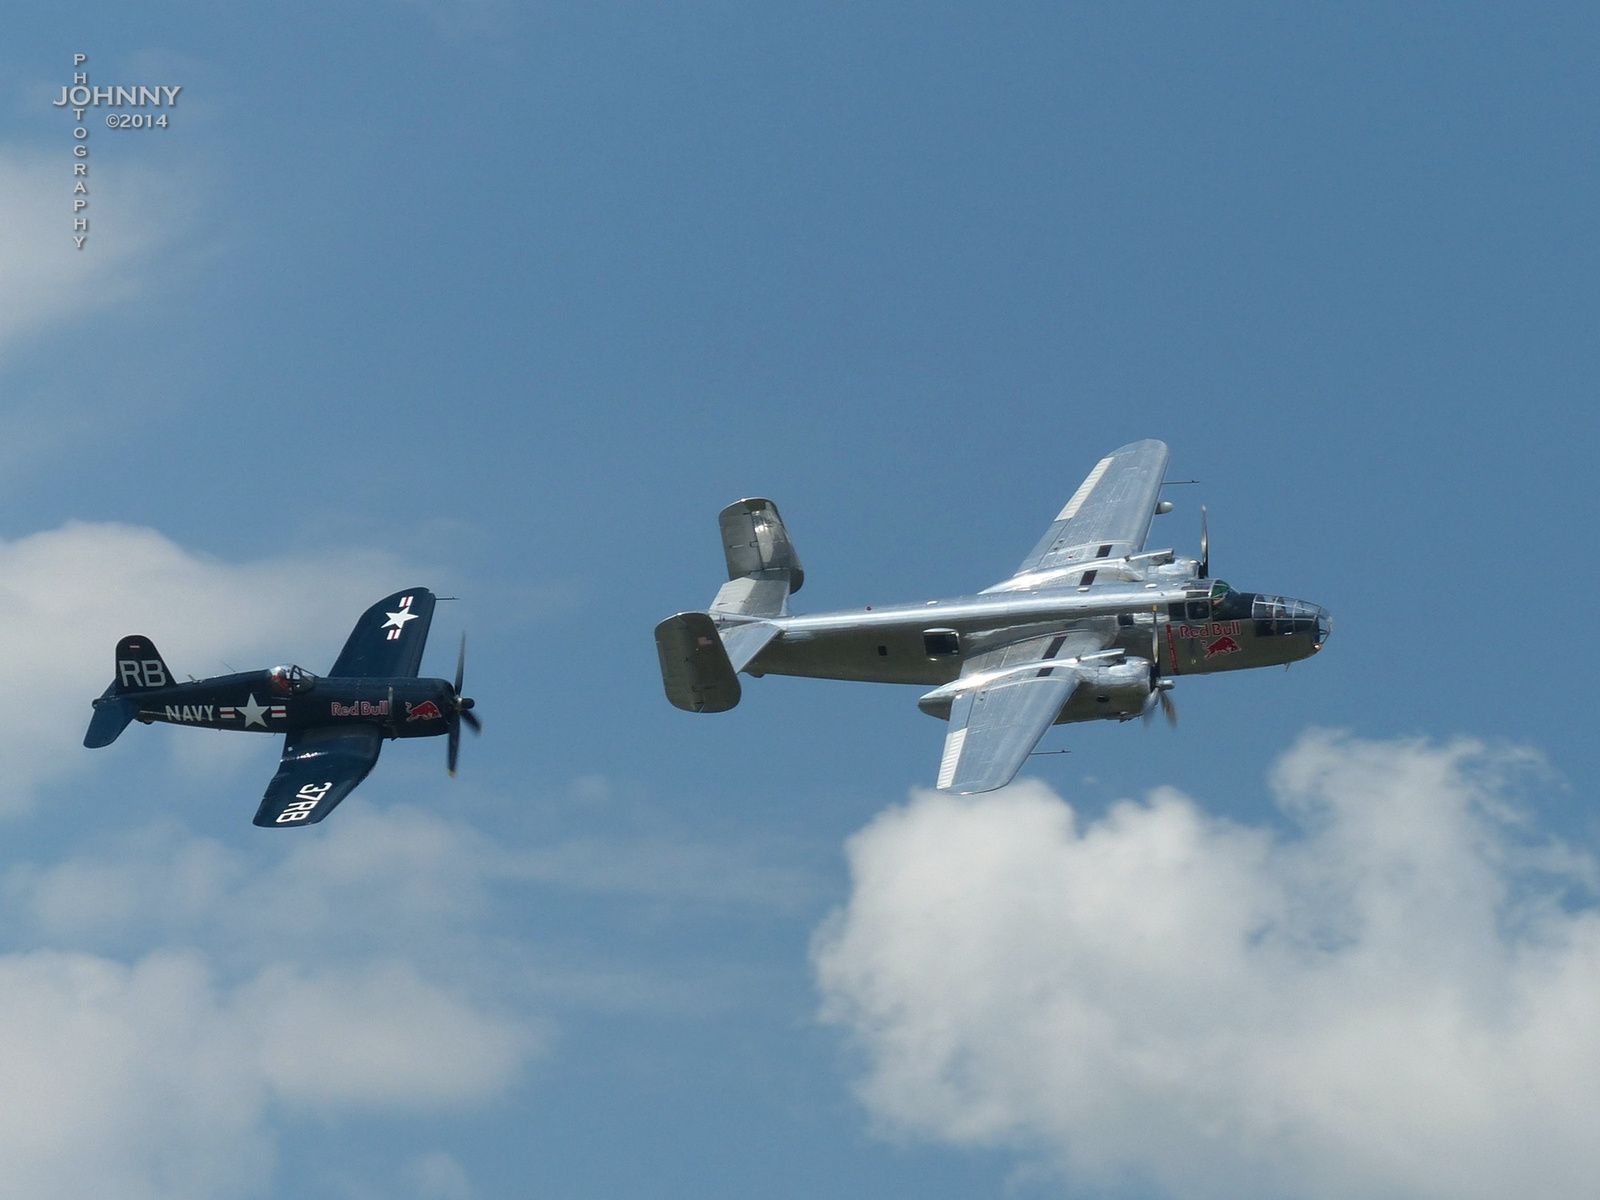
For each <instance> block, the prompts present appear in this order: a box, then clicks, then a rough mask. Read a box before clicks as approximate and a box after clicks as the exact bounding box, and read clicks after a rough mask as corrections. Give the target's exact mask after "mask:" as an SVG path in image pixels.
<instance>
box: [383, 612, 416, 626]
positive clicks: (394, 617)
mask: <svg viewBox="0 0 1600 1200" xmlns="http://www.w3.org/2000/svg"><path fill="white" fill-rule="evenodd" d="M383 615H384V616H386V617H388V618H389V619H388V620H387V621H385V622H384V623H383V624H382V625H380V626H378V628H379V629H388V628H389V627H390V626H393V627H394V628H395V630H396V631H398V630H401V629H404V628H405V627H406V622H407V621H415V620H416V619H417V614H416V613H414V612H412V611H411V610H410V609H408V608H402V609H401V610H400V611H399V612H386V613H384V614H383Z"/></svg>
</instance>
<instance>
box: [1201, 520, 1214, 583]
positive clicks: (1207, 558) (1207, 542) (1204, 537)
mask: <svg viewBox="0 0 1600 1200" xmlns="http://www.w3.org/2000/svg"><path fill="white" fill-rule="evenodd" d="M1200 578H1201V579H1210V578H1211V535H1210V534H1209V533H1207V532H1206V506H1205V505H1204V504H1202V505H1201V506H1200Z"/></svg>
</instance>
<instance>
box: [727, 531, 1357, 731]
mask: <svg viewBox="0 0 1600 1200" xmlns="http://www.w3.org/2000/svg"><path fill="white" fill-rule="evenodd" d="M1184 566H1189V567H1191V571H1184V570H1182V568H1183V567H1184ZM1174 568H1178V569H1176V570H1175V569H1174ZM1162 574H1165V575H1167V576H1168V578H1167V579H1166V580H1163V581H1162V582H1160V583H1157V584H1154V585H1141V584H1138V583H1136V582H1133V583H1121V582H1112V583H1108V584H1102V585H1096V586H1092V587H1088V588H1069V589H1066V590H1061V589H1059V588H1045V589H1041V590H1035V591H1028V590H1015V589H1011V590H1003V591H995V590H991V591H989V592H983V593H979V594H977V595H971V596H956V597H952V598H950V599H946V600H931V601H927V602H925V603H922V604H898V605H892V606H889V607H884V608H865V609H845V610H838V611H834V612H822V613H806V614H801V615H785V616H776V617H766V618H764V620H765V621H766V622H768V623H770V624H772V625H775V626H777V627H778V628H779V630H780V633H779V635H778V636H777V637H775V638H774V639H773V640H772V641H771V642H769V643H768V644H767V645H766V646H765V647H764V648H763V649H762V650H761V652H760V653H759V654H757V655H756V657H755V658H754V659H753V660H752V661H751V662H750V663H749V664H748V665H747V666H746V667H745V670H746V672H747V673H749V674H751V675H757V676H759V675H800V676H809V677H812V678H821V679H845V680H855V681H862V682H870V683H904V684H918V685H922V686H930V685H931V686H939V685H942V684H946V683H950V682H951V681H953V680H955V679H957V678H959V677H960V675H961V670H962V665H963V663H964V662H965V661H966V660H967V658H969V657H970V656H972V655H974V654H978V653H982V652H983V651H985V650H988V649H991V648H993V647H995V646H1000V645H1005V644H1009V643H1012V642H1017V641H1020V640H1023V639H1025V638H1029V637H1035V636H1045V635H1049V634H1053V633H1061V632H1067V633H1072V632H1083V633H1092V634H1095V635H1097V638H1096V640H1098V641H1100V642H1101V644H1102V645H1106V646H1109V647H1115V648H1117V649H1121V650H1124V651H1126V652H1127V654H1128V655H1129V656H1130V657H1139V658H1144V659H1147V660H1152V659H1153V660H1154V661H1155V662H1156V663H1157V665H1158V667H1159V670H1160V674H1161V675H1163V676H1169V677H1170V676H1183V675H1197V674H1209V673H1212V672H1217V671H1233V670H1241V669H1243V668H1247V667H1266V666H1276V665H1281V664H1286V663H1291V662H1295V661H1297V660H1299V659H1303V658H1309V657H1310V656H1311V655H1313V654H1315V653H1316V652H1317V651H1318V650H1319V649H1321V647H1322V644H1323V642H1324V641H1325V640H1326V639H1327V636H1328V633H1329V631H1330V629H1331V622H1330V621H1329V619H1328V616H1327V613H1326V612H1325V611H1323V610H1322V609H1320V608H1318V607H1317V606H1315V605H1312V604H1307V603H1305V602H1303V601H1293V600H1285V599H1283V598H1281V597H1275V596H1260V595H1258V594H1256V593H1240V592H1234V591H1232V590H1228V591H1227V592H1226V593H1225V594H1224V595H1222V596H1217V595H1214V585H1213V581H1211V580H1208V579H1199V578H1195V577H1194V576H1193V574H1192V562H1191V561H1190V560H1182V559H1180V560H1178V562H1177V563H1174V564H1172V565H1170V566H1167V567H1166V569H1165V570H1164V571H1163V572H1162ZM1186 574H1187V575H1189V576H1190V577H1189V578H1187V579H1181V580H1180V579H1174V578H1172V576H1174V575H1177V576H1182V575H1186ZM1223 586H1225V585H1223ZM740 621H741V618H737V617H734V618H727V617H723V618H719V621H718V623H719V625H723V626H724V627H725V628H726V627H727V626H728V625H732V624H737V623H739V622H740ZM1152 627H1153V628H1152ZM1152 633H1153V636H1152ZM951 635H954V636H951ZM1089 715H1092V714H1086V716H1089ZM1063 719H1072V718H1071V717H1070V715H1069V714H1068V713H1064V714H1063Z"/></svg>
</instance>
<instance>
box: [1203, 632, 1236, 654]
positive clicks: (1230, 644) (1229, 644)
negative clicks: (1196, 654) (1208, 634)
mask: <svg viewBox="0 0 1600 1200" xmlns="http://www.w3.org/2000/svg"><path fill="white" fill-rule="evenodd" d="M1238 652H1239V643H1238V642H1236V641H1234V640H1233V639H1232V638H1231V637H1229V636H1228V635H1227V634H1223V635H1222V636H1221V637H1219V638H1218V639H1217V640H1216V641H1214V642H1208V643H1206V657H1207V658H1215V657H1216V656H1217V655H1219V654H1237V653H1238Z"/></svg>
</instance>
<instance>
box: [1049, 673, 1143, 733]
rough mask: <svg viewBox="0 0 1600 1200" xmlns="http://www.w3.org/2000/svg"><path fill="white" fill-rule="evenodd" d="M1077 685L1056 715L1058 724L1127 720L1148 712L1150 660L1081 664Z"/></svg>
mask: <svg viewBox="0 0 1600 1200" xmlns="http://www.w3.org/2000/svg"><path fill="white" fill-rule="evenodd" d="M1078 671H1079V675H1080V680H1079V683H1078V686H1077V688H1076V689H1075V690H1074V691H1073V693H1072V698H1071V699H1069V700H1068V701H1067V702H1066V704H1065V705H1064V706H1063V707H1062V709H1061V715H1060V716H1059V717H1057V718H1056V724H1057V725H1065V724H1067V723H1069V722H1072V721H1126V720H1128V719H1129V718H1131V717H1137V716H1138V715H1139V714H1140V713H1142V712H1144V709H1145V705H1146V704H1148V703H1149V701H1150V692H1151V690H1152V679H1151V672H1150V662H1149V660H1148V659H1143V658H1129V659H1125V660H1124V661H1122V662H1119V663H1108V664H1104V665H1095V666H1083V667H1080V668H1078Z"/></svg>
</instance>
